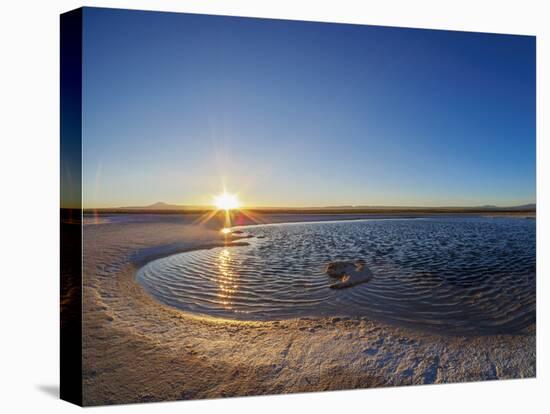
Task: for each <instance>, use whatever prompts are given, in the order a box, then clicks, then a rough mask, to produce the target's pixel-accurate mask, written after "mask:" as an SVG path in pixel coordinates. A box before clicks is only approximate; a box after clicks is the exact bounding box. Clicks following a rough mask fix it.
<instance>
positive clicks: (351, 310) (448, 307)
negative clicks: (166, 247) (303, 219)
mask: <svg viewBox="0 0 550 414" xmlns="http://www.w3.org/2000/svg"><path fill="white" fill-rule="evenodd" d="M241 230H243V231H246V233H248V234H250V235H252V236H255V237H253V238H251V239H247V242H249V243H250V245H249V246H233V247H220V248H214V249H209V250H197V251H192V252H186V253H180V254H176V255H172V256H169V257H165V258H162V259H158V260H155V261H153V262H150V263H148V264H147V265H145V266H144V267H143V268H141V269H140V270H139V271H138V274H137V280H138V282H139V283H141V284H142V285H143V286H144V288H145V289H146V290H147V291H148V292H149V293H150V294H151V295H153V296H154V297H155V298H156V299H157V300H159V301H160V302H162V303H165V304H167V305H170V306H173V307H176V308H179V309H182V310H185V311H189V312H196V313H202V314H208V315H212V316H219V317H225V318H232V319H244V320H275V319H285V318H295V317H306V316H352V317H356V316H365V317H368V318H371V319H374V320H378V321H382V322H386V323H390V324H394V325H399V326H406V327H411V328H416V329H421V330H425V331H431V332H439V333H444V334H451V335H469V334H474V335H479V334H482V335H483V334H500V333H518V332H520V331H521V330H522V329H524V328H525V327H527V326H529V325H530V324H532V323H533V322H534V321H535V305H536V294H535V293H536V286H535V284H536V283H535V282H536V231H535V230H536V222H535V220H527V219H522V218H446V217H443V218H425V219H421V218H417V219H388V220H363V221H340V222H316V223H291V224H275V225H261V226H249V227H244V228H242V229H241ZM258 236H260V237H258ZM357 259H362V260H364V261H365V262H366V265H367V266H368V267H369V268H370V269H371V271H372V272H373V274H374V277H373V279H372V280H371V281H370V282H368V283H366V284H362V285H358V286H354V287H351V288H348V289H341V290H335V289H330V288H329V285H330V284H332V283H334V279H332V278H330V277H329V276H328V275H327V274H326V273H325V268H326V265H327V264H328V263H330V262H332V261H337V260H351V261H355V260H357Z"/></svg>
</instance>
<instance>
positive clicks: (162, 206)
mask: <svg viewBox="0 0 550 414" xmlns="http://www.w3.org/2000/svg"><path fill="white" fill-rule="evenodd" d="M208 208H211V207H206V206H182V205H178V204H168V203H164V202H162V201H159V202H157V203H154V204H150V205H148V206H133V207H120V209H121V210H203V209H208Z"/></svg>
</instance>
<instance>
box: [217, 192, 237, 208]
mask: <svg viewBox="0 0 550 414" xmlns="http://www.w3.org/2000/svg"><path fill="white" fill-rule="evenodd" d="M214 205H215V206H216V208H217V209H218V210H225V211H229V210H235V209H238V208H239V207H240V203H239V199H238V198H237V196H236V195H235V194H228V193H226V192H224V193H222V194H220V195H218V196H216V197H214Z"/></svg>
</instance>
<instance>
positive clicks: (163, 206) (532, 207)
mask: <svg viewBox="0 0 550 414" xmlns="http://www.w3.org/2000/svg"><path fill="white" fill-rule="evenodd" d="M212 208H213V207H212V206H189V205H178V204H168V203H164V202H161V201H159V202H157V203H154V204H150V205H148V206H133V207H120V209H121V210H157V211H158V210H210V209H212ZM256 208H257V209H259V210H265V209H267V210H304V209H307V210H350V211H353V210H409V209H410V210H438V209H441V210H447V209H448V210H466V211H468V210H488V211H536V204H534V203H532V204H523V205H519V206H510V207H497V206H494V205H490V204H487V205H482V206H473V207H460V206H446V207H445V206H440V207H417V206H352V205H340V206H325V207H256ZM253 209H254V207H253Z"/></svg>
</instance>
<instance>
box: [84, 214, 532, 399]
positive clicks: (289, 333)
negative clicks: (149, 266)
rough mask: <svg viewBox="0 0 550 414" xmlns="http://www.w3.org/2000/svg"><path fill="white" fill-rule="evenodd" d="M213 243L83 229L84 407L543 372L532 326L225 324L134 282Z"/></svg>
mask: <svg viewBox="0 0 550 414" xmlns="http://www.w3.org/2000/svg"><path fill="white" fill-rule="evenodd" d="M197 237H198V239H199V240H198V241H197V242H195V241H194V240H195V239H196V238H197ZM216 238H217V241H216ZM235 239H238V238H235ZM197 243H203V245H202V246H201V245H198V244H197ZM208 243H210V244H209V245H208ZM205 245H208V246H210V247H209V248H213V247H222V246H224V245H225V244H224V243H223V241H222V240H220V235H219V232H217V231H215V230H212V229H205V228H204V227H200V228H196V227H195V226H191V225H189V224H188V223H180V224H174V223H155V222H152V223H122V224H121V223H114V224H113V223H111V224H109V225H105V226H85V231H84V247H85V250H86V256H85V263H84V271H85V277H84V281H83V282H84V285H85V288H84V298H83V302H84V303H83V324H84V327H85V329H84V337H83V354H84V358H83V373H84V375H83V376H84V402H85V404H86V405H99V404H109V403H131V402H143V401H161V400H177V399H189V398H217V397H224V396H242V395H258V394H274V393H288V392H308V391H320V390H331V389H334V390H335V389H350V388H370V387H377V386H396V385H407V384H420V383H443V382H458V381H460V382H463V381H478V380H482V379H497V378H518V377H533V376H534V375H535V339H536V337H535V328H534V326H533V327H532V328H531V329H530V330H529V332H528V333H526V334H524V335H514V336H511V335H499V336H476V337H460V336H457V337H451V336H442V335H436V334H429V333H423V332H420V331H414V330H411V329H408V328H398V327H394V326H390V325H385V324H383V323H380V322H375V321H371V320H368V319H367V318H360V317H358V318H350V317H311V318H298V319H285V320H277V321H242V320H233V319H222V318H217V317H212V316H207V315H198V314H192V313H189V312H184V311H181V310H178V309H175V308H171V307H169V306H167V305H163V304H162V303H160V302H158V301H157V300H156V299H154V298H153V297H152V296H151V295H149V293H147V292H146V291H145V290H144V289H143V288H142V287H141V285H140V284H139V283H138V282H137V281H136V280H135V272H136V271H137V270H138V269H139V267H140V263H143V261H145V262H149V261H151V260H155V258H153V257H154V256H155V253H156V255H158V257H156V258H160V257H165V256H167V255H170V254H177V253H178V251H173V252H172V253H167V250H166V249H168V250H169V249H176V248H179V249H186V250H179V252H182V251H190V250H195V249H197V248H204V246H205ZM159 246H160V247H161V248H159ZM163 249H164V250H163ZM140 254H141V255H142V256H141V257H140ZM136 258H137V259H140V258H141V260H142V261H139V260H137V261H136ZM257 349H261V350H262V351H261V352H258V351H257ZM159 377H163V379H161V380H160V381H159V380H158V378H159ZM122 379H124V381H122Z"/></svg>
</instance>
